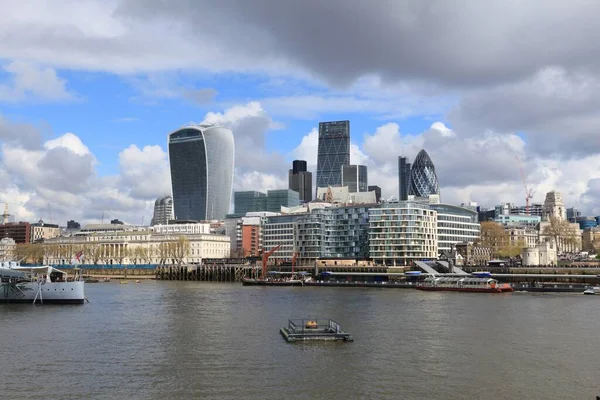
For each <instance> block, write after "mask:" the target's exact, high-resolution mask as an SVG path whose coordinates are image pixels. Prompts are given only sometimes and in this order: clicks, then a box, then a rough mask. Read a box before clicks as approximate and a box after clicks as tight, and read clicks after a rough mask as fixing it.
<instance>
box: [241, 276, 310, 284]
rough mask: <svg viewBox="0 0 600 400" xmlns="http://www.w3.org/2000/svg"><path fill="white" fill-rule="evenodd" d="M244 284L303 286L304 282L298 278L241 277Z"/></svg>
mask: <svg viewBox="0 0 600 400" xmlns="http://www.w3.org/2000/svg"><path fill="white" fill-rule="evenodd" d="M242 285H244V286H304V282H303V281H301V280H299V279H288V280H265V279H249V278H244V279H242Z"/></svg>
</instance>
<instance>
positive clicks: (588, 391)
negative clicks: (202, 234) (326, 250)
mask: <svg viewBox="0 0 600 400" xmlns="http://www.w3.org/2000/svg"><path fill="white" fill-rule="evenodd" d="M86 292H87V297H88V298H89V299H90V303H89V304H85V305H82V306H32V305H27V304H22V305H16V304H14V305H13V304H10V305H7V304H2V305H0V360H2V361H1V364H0V388H1V389H2V391H1V393H2V395H1V397H2V398H10V399H49V398H64V399H72V398H86V399H87V398H93V399H165V398H170V399H186V398H198V399H200V398H201V399H281V398H286V399H346V400H349V399H398V398H402V399H444V400H448V399H515V398H523V399H577V400H581V399H595V398H596V397H595V396H596V395H600V350H599V349H600V335H599V332H600V318H599V315H600V296H583V295H574V294H560V295H552V294H522V293H513V294H506V295H504V294H503V295H487V294H459V293H430V292H419V291H415V290H409V289H361V288H315V287H304V288H303V287H299V288H291V287H290V288H265V287H243V286H241V285H240V284H211V283H202V282H155V281H148V282H142V283H140V284H134V283H133V282H130V283H129V284H127V285H120V284H118V283H113V282H111V283H98V284H89V285H87V286H86ZM306 316H318V317H320V318H332V319H335V320H337V321H338V322H339V323H340V324H341V325H342V327H343V328H344V330H346V331H349V332H350V333H351V334H352V335H353V337H354V339H355V341H354V342H352V343H304V344H288V343H286V342H285V341H284V340H283V339H282V338H281V336H280V335H279V328H280V327H281V326H283V325H285V324H286V323H287V319H288V318H292V317H306Z"/></svg>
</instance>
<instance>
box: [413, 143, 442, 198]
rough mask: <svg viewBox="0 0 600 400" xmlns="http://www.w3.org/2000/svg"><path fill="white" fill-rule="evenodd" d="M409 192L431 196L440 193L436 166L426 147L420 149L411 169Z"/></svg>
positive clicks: (420, 195) (414, 194)
mask: <svg viewBox="0 0 600 400" xmlns="http://www.w3.org/2000/svg"><path fill="white" fill-rule="evenodd" d="M408 194H409V195H412V196H415V197H429V195H431V194H437V195H439V194H440V185H439V183H438V179H437V175H436V173H435V166H434V165H433V162H432V161H431V158H429V154H427V152H426V151H425V150H424V149H421V151H419V154H417V157H416V158H415V162H414V163H413V165H412V167H411V169H410V185H409V189H408Z"/></svg>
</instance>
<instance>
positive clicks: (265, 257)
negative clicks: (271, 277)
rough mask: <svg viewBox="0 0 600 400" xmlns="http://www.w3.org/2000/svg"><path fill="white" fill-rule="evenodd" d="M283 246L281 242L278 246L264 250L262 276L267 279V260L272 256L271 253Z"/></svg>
mask: <svg viewBox="0 0 600 400" xmlns="http://www.w3.org/2000/svg"><path fill="white" fill-rule="evenodd" d="M280 247H281V245H280V244H278V245H277V247H274V248H272V249H271V250H269V251H266V252H265V251H263V255H262V278H263V279H265V278H266V277H267V261H269V257H271V255H272V254H273V253H275V252H276V251H277V249H279V248H280Z"/></svg>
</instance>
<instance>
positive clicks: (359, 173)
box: [342, 165, 369, 193]
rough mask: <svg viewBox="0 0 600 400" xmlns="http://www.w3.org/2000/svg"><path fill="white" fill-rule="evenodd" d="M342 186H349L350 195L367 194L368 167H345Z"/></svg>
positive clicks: (343, 168)
mask: <svg viewBox="0 0 600 400" xmlns="http://www.w3.org/2000/svg"><path fill="white" fill-rule="evenodd" d="M342 186H348V191H349V192H350V193H356V192H366V191H367V190H368V189H369V184H368V183H367V166H366V165H344V166H343V167H342Z"/></svg>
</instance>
